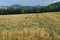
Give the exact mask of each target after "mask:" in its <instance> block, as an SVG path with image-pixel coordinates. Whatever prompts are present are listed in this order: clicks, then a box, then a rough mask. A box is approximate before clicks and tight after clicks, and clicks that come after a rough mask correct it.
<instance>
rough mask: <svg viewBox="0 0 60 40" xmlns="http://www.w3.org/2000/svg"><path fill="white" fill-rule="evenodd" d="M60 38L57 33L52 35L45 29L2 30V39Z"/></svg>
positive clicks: (48, 39) (45, 39) (46, 39)
mask: <svg viewBox="0 0 60 40" xmlns="http://www.w3.org/2000/svg"><path fill="white" fill-rule="evenodd" d="M57 39H59V40H60V37H59V36H57V35H56V34H55V35H54V34H53V35H52V36H51V35H50V34H49V33H47V32H45V31H44V29H40V28H37V29H34V28H24V29H23V30H18V29H17V30H10V31H8V30H5V31H2V32H0V40H57Z"/></svg>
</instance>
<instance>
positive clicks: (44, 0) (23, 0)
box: [0, 0, 60, 6]
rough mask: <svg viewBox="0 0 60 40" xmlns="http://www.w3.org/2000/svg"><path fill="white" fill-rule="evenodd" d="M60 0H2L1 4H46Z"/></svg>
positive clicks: (0, 0)
mask: <svg viewBox="0 0 60 40" xmlns="http://www.w3.org/2000/svg"><path fill="white" fill-rule="evenodd" d="M58 1H60V0H0V5H2V6H3V5H4V6H10V5H13V4H19V5H23V6H36V5H41V6H46V5H49V4H51V3H54V2H58Z"/></svg>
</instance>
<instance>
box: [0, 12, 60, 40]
mask: <svg viewBox="0 0 60 40" xmlns="http://www.w3.org/2000/svg"><path fill="white" fill-rule="evenodd" d="M0 40H60V12H50V13H34V14H16V15H0Z"/></svg>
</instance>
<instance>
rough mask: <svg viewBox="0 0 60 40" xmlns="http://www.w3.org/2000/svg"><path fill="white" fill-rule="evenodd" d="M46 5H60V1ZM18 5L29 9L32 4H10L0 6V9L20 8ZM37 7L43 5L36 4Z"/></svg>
mask: <svg viewBox="0 0 60 40" xmlns="http://www.w3.org/2000/svg"><path fill="white" fill-rule="evenodd" d="M48 6H60V1H59V2H56V3H52V4H50V5H48ZM20 7H24V8H29V9H30V8H32V6H21V5H18V4H14V5H12V6H0V9H1V8H20ZM37 7H43V6H40V5H38V6H37Z"/></svg>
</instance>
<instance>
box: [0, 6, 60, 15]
mask: <svg viewBox="0 0 60 40" xmlns="http://www.w3.org/2000/svg"><path fill="white" fill-rule="evenodd" d="M43 12H60V6H44V7H35V6H34V7H32V8H30V9H27V8H24V7H21V8H7V9H6V8H1V9H0V14H1V15H5V14H25V13H27V14H28V13H43Z"/></svg>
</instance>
